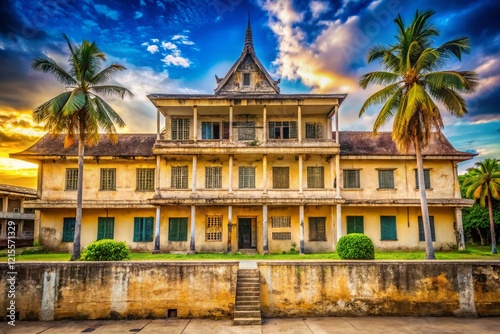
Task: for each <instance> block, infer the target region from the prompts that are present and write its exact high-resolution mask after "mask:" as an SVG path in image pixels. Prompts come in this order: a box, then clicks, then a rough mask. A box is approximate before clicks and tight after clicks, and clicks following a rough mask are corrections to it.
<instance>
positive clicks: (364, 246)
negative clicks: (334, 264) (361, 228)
mask: <svg viewBox="0 0 500 334" xmlns="http://www.w3.org/2000/svg"><path fill="white" fill-rule="evenodd" d="M337 253H338V254H339V256H340V258H341V259H344V260H346V259H349V260H373V259H374V258H375V247H374V246H373V241H372V240H371V239H370V238H368V237H367V236H366V235H364V234H362V233H351V234H347V235H344V236H343V237H341V238H340V239H339V242H338V243H337Z"/></svg>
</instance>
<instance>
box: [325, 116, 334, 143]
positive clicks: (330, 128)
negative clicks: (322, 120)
mask: <svg viewBox="0 0 500 334" xmlns="http://www.w3.org/2000/svg"><path fill="white" fill-rule="evenodd" d="M326 128H327V129H328V131H327V132H326V139H332V132H333V122H332V118H331V117H328V119H327V120H326Z"/></svg>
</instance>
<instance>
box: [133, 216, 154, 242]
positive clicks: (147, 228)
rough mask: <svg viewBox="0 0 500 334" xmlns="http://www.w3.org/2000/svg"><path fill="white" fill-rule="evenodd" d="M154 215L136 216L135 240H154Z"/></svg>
mask: <svg viewBox="0 0 500 334" xmlns="http://www.w3.org/2000/svg"><path fill="white" fill-rule="evenodd" d="M153 222H154V219H153V217H135V218H134V242H148V241H153Z"/></svg>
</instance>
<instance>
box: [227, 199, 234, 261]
mask: <svg viewBox="0 0 500 334" xmlns="http://www.w3.org/2000/svg"><path fill="white" fill-rule="evenodd" d="M232 236H233V206H232V205H229V206H228V207H227V253H231V251H232V244H231V243H232Z"/></svg>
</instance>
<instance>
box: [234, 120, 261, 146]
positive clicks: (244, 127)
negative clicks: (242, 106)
mask: <svg viewBox="0 0 500 334" xmlns="http://www.w3.org/2000/svg"><path fill="white" fill-rule="evenodd" d="M256 126H257V123H256V122H255V121H249V122H236V128H237V129H238V141H247V140H248V141H250V140H255V128H256Z"/></svg>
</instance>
